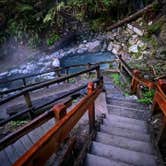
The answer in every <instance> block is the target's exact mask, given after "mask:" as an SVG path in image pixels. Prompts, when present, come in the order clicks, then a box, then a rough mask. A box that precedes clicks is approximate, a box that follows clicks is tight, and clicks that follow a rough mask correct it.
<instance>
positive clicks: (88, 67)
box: [87, 63, 91, 78]
mask: <svg viewBox="0 0 166 166" xmlns="http://www.w3.org/2000/svg"><path fill="white" fill-rule="evenodd" d="M90 67H91V64H90V63H88V64H87V69H90ZM88 78H90V72H88Z"/></svg>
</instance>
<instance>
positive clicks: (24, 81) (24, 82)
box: [22, 78, 27, 87]
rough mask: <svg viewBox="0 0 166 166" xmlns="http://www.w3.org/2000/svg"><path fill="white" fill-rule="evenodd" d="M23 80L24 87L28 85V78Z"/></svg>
mask: <svg viewBox="0 0 166 166" xmlns="http://www.w3.org/2000/svg"><path fill="white" fill-rule="evenodd" d="M22 81H23V85H24V87H26V85H27V84H26V79H25V78H23V79H22Z"/></svg>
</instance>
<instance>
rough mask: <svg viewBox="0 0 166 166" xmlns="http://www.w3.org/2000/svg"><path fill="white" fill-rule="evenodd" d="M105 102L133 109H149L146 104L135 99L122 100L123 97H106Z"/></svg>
mask: <svg viewBox="0 0 166 166" xmlns="http://www.w3.org/2000/svg"><path fill="white" fill-rule="evenodd" d="M106 101H107V104H109V105H118V106H122V107H127V108H134V109H143V110H146V109H149V108H147V107H148V106H147V105H144V104H140V103H138V102H137V101H129V100H123V99H115V98H107V99H106Z"/></svg>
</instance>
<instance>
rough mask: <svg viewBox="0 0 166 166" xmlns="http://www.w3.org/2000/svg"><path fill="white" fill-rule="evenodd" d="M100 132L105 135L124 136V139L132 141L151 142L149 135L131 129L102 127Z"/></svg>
mask: <svg viewBox="0 0 166 166" xmlns="http://www.w3.org/2000/svg"><path fill="white" fill-rule="evenodd" d="M100 131H101V132H103V133H107V134H113V135H117V136H122V137H126V138H130V139H134V140H138V141H144V142H150V135H149V134H146V133H141V132H137V131H134V130H130V129H125V128H120V127H115V126H114V127H113V128H110V127H109V126H103V125H102V126H101V127H100Z"/></svg>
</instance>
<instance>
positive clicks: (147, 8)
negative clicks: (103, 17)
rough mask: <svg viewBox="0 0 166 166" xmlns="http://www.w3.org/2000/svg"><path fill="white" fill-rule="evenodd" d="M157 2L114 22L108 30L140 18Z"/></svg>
mask: <svg viewBox="0 0 166 166" xmlns="http://www.w3.org/2000/svg"><path fill="white" fill-rule="evenodd" d="M155 4H158V2H155V3H152V4H150V5H148V6H146V7H145V8H143V9H141V10H139V11H138V12H136V13H134V14H132V15H130V16H129V17H126V18H124V19H123V20H121V21H119V22H117V23H115V24H113V25H112V26H110V27H108V28H107V30H108V31H110V30H112V29H115V28H118V27H119V26H122V25H124V24H127V23H129V22H131V21H134V20H136V19H137V18H139V17H141V16H142V15H144V14H145V13H146V12H147V11H148V10H151V9H152V8H153V6H154V5H155Z"/></svg>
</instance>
